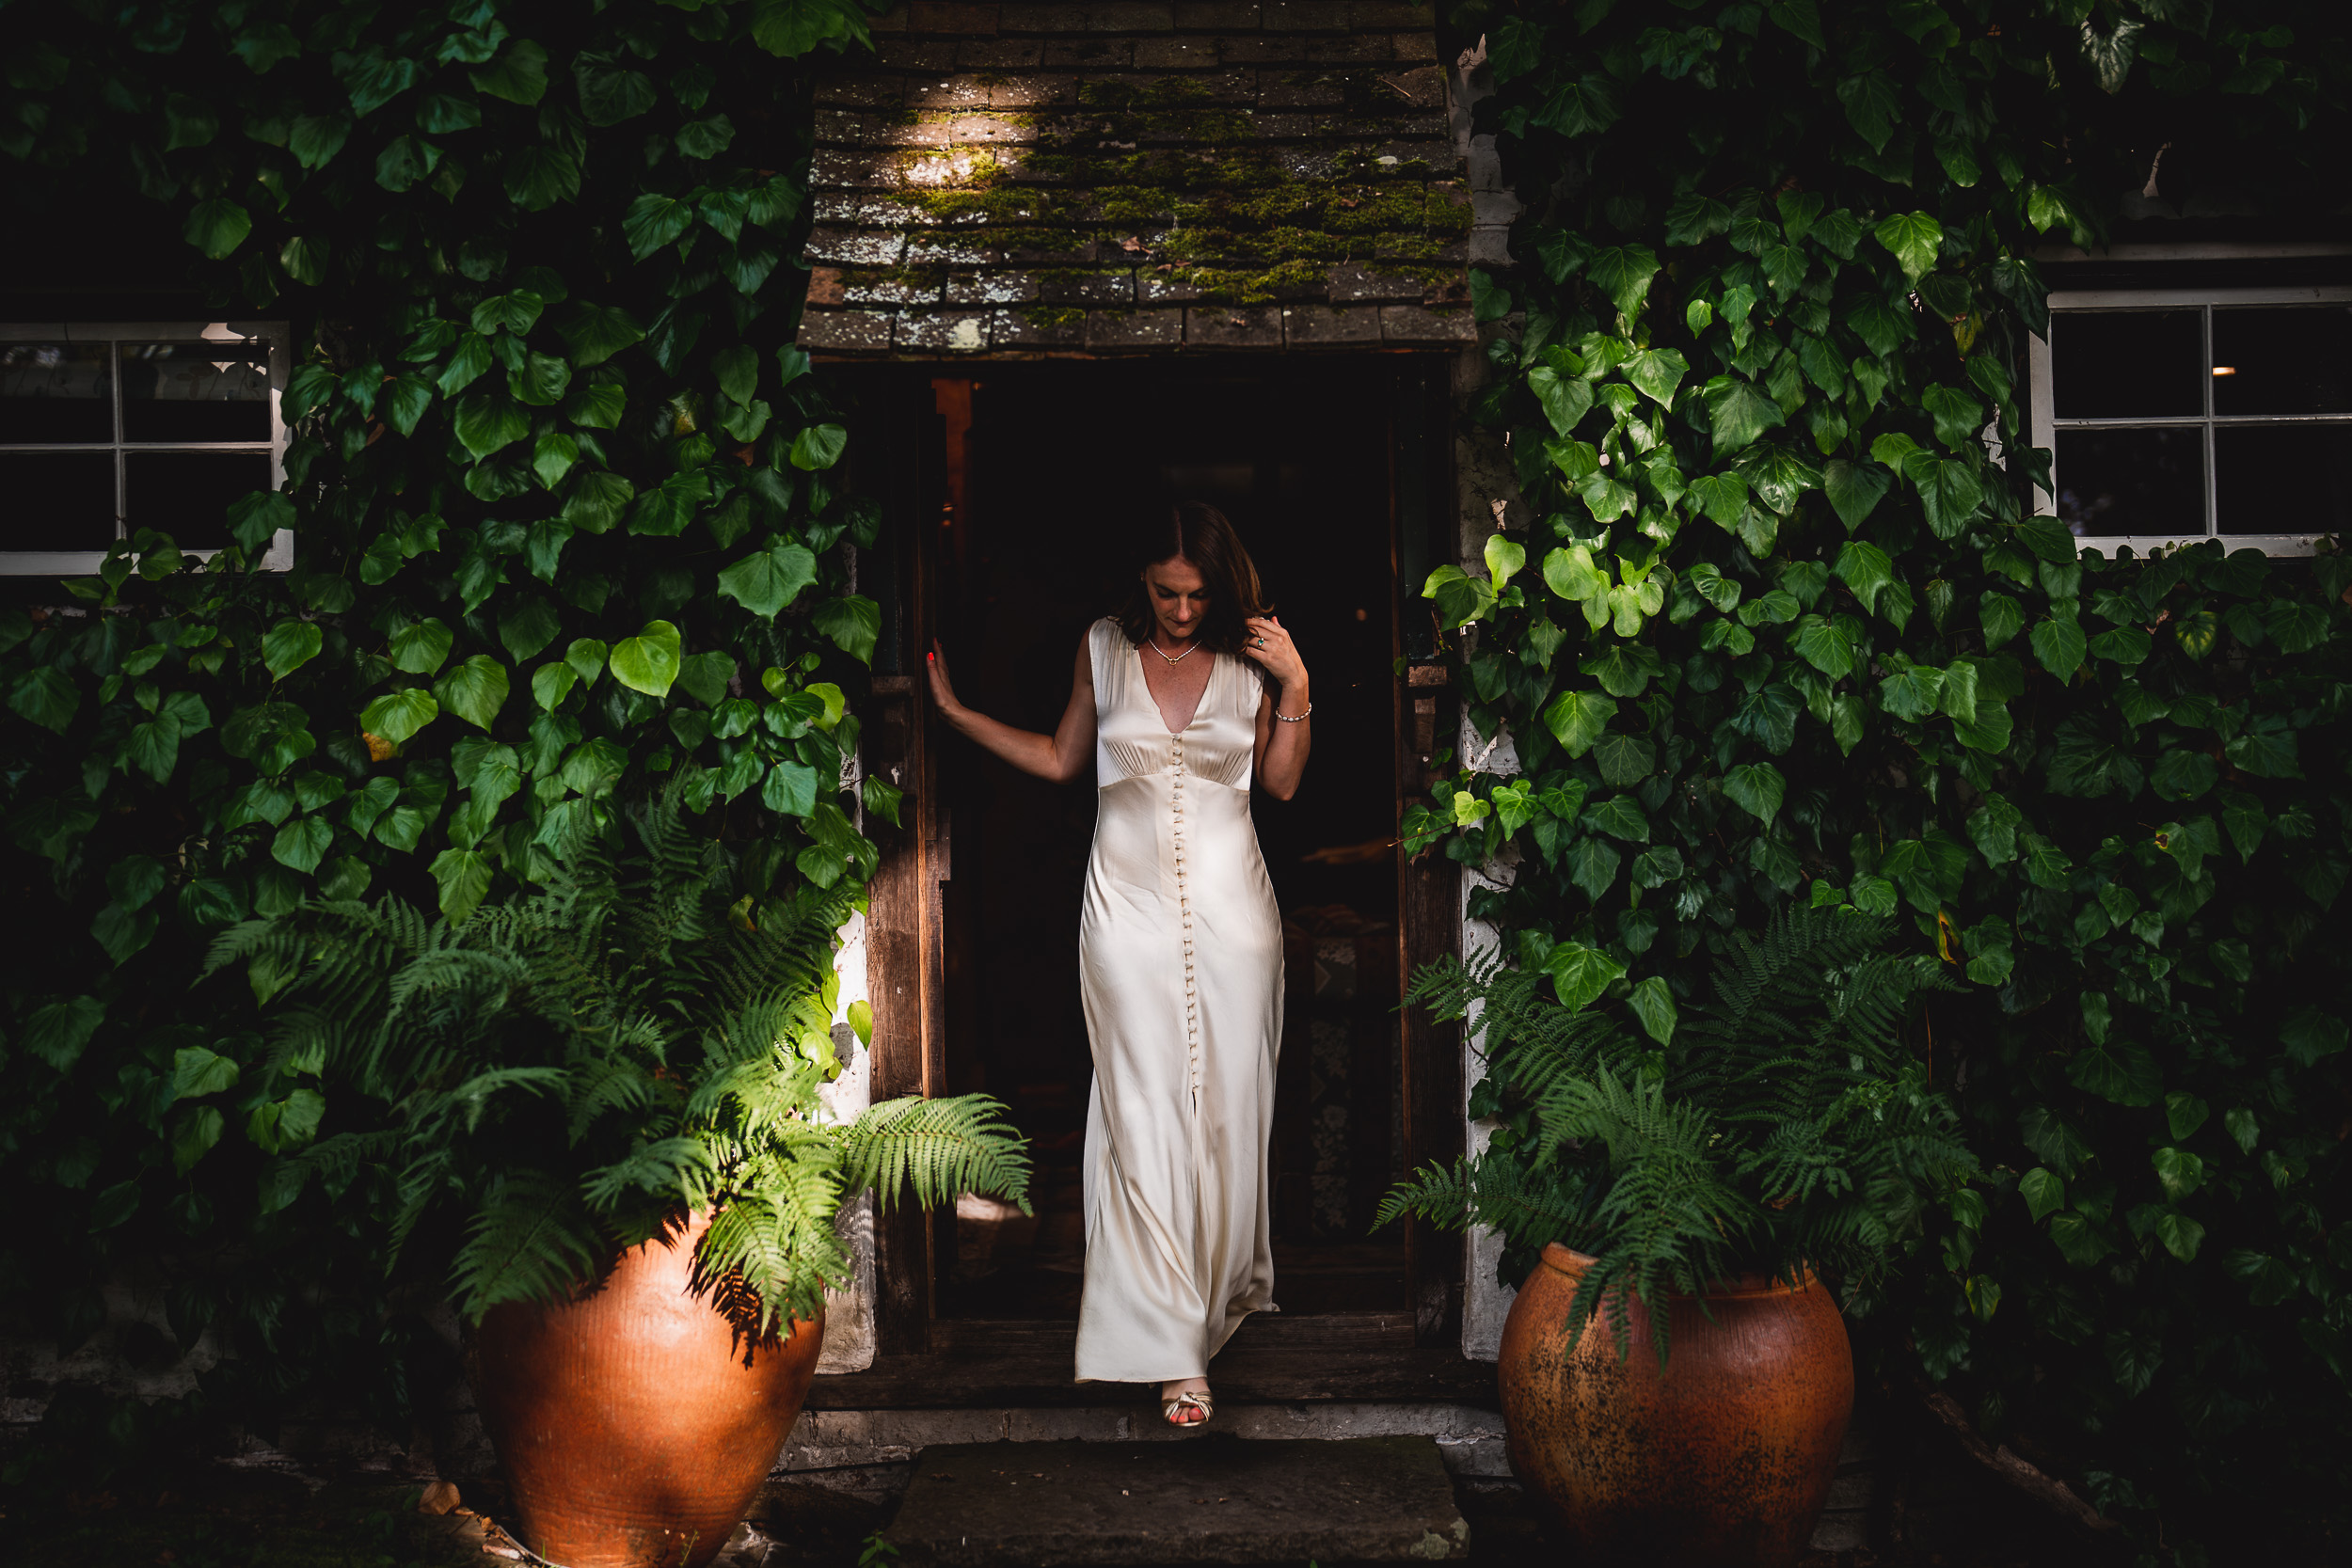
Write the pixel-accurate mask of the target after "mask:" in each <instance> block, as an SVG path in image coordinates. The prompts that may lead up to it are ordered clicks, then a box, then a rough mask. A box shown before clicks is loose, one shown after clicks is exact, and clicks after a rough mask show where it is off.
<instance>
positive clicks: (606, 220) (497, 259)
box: [0, 0, 898, 1426]
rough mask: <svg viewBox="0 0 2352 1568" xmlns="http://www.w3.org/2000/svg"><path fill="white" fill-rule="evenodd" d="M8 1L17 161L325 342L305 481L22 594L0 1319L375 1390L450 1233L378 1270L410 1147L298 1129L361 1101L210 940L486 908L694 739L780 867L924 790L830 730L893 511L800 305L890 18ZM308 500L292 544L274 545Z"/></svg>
mask: <svg viewBox="0 0 2352 1568" xmlns="http://www.w3.org/2000/svg"><path fill="white" fill-rule="evenodd" d="M10 15H11V25H10V29H9V38H8V44H7V50H6V82H7V88H6V92H5V98H4V101H0V153H4V154H5V163H4V164H0V166H5V168H6V169H7V171H8V176H7V177H8V181H9V182H10V184H11V186H12V188H14V189H16V190H18V191H20V192H23V193H24V195H25V197H26V199H27V204H28V206H33V207H37V208H41V209H43V210H46V211H48V212H49V213H51V214H60V215H62V216H63V217H65V218H67V219H71V217H72V214H75V213H77V212H88V211H101V210H104V209H105V208H107V207H109V206H112V205H116V204H128V205H129V206H131V207H134V208H135V209H136V210H137V211H138V212H140V213H143V214H147V215H148V216H149V217H150V218H151V219H152V220H153V227H154V228H155V229H157V230H160V231H161V232H163V233H164V234H167V235H170V236H175V238H174V239H173V240H172V241H171V242H170V243H169V244H168V245H165V246H162V247H158V248H156V249H155V250H154V251H153V252H152V254H151V264H152V267H153V269H154V274H155V277H154V285H155V288H156V289H157V290H158V291H159V292H167V291H169V290H170V289H173V288H181V289H186V290H188V291H190V292H192V293H195V294H196V295H197V296H198V297H199V298H200V299H202V300H203V301H204V302H205V304H206V306H207V307H208V309H209V313H211V314H212V315H214V316H215V318H218V317H229V318H237V319H244V318H253V317H264V316H266V317H282V318H286V319H289V320H291V321H292V322H293V324H294V360H295V363H294V366H293V368H292V371H291V374H290V376H289V377H288V378H287V387H286V392H285V397H284V414H285V417H286V419H287V420H289V421H290V423H291V425H292V430H293V439H292V443H291V445H290V447H289V449H288V451H287V456H286V484H285V486H284V488H283V489H282V490H280V491H278V492H274V493H260V494H255V495H253V496H251V497H249V498H247V499H246V500H245V501H243V502H242V503H240V504H239V505H238V506H237V507H236V508H235V509H234V510H233V512H232V513H231V515H230V520H229V521H230V531H231V533H232V534H233V536H234V539H235V541H236V542H235V544H234V545H233V546H231V547H230V548H228V549H225V550H222V551H220V552H219V553H218V554H215V555H214V556H213V557H212V558H211V559H210V560H209V561H203V560H199V559H197V558H196V557H194V556H192V555H189V554H185V553H183V552H182V551H181V550H180V549H179V548H178V547H176V546H175V544H174V542H173V540H172V539H171V538H170V537H169V535H168V533H167V532H166V531H160V530H155V529H152V528H147V527H141V528H139V529H138V530H137V531H135V533H134V534H133V536H132V537H131V538H130V539H128V540H126V541H124V542H122V543H121V544H120V545H119V546H117V547H116V548H115V549H113V550H112V551H110V552H109V553H108V556H107V559H106V561H105V563H104V565H103V568H102V569H101V570H100V571H99V572H98V574H97V575H96V576H95V577H93V578H86V579H80V580H75V581H72V582H68V583H66V584H65V585H63V587H62V588H58V587H56V585H54V584H53V585H51V586H50V587H49V588H47V589H45V590H42V591H39V592H34V593H30V594H25V595H24V596H22V597H21V598H20V599H19V600H18V602H16V603H15V604H12V605H11V606H9V607H8V608H6V609H0V690H5V693H6V697H7V711H6V714H5V718H0V754H5V756H6V758H7V767H6V769H5V773H0V813H5V816H6V818H7V822H8V847H7V848H6V851H5V853H6V864H7V873H8V890H9V898H10V902H11V905H12V906H13V908H14V909H15V911H16V912H17V915H18V919H17V921H16V922H14V923H13V934H12V936H11V939H10V941H9V942H8V947H7V950H6V956H5V960H4V961H0V993H4V995H0V1000H4V1003H5V1018H6V1028H7V1045H6V1049H5V1053H4V1054H0V1099H5V1102H6V1109H5V1110H0V1169H4V1170H5V1172H6V1181H7V1183H8V1188H9V1190H10V1191H11V1192H12V1193H14V1194H15V1195H16V1198H17V1201H16V1203H15V1204H14V1205H13V1206H12V1208H13V1211H14V1212H15V1214H16V1217H17V1223H16V1224H14V1225H13V1226H12V1227H10V1230H9V1234H8V1237H7V1238H6V1239H5V1241H0V1312H5V1314H6V1321H7V1323H8V1329H9V1331H10V1332H11V1333H32V1334H38V1335H40V1336H43V1337H48V1338H56V1339H57V1340H59V1341H60V1342H62V1343H65V1344H67V1345H74V1344H79V1343H81V1342H83V1341H84V1340H86V1339H87V1338H88V1337H89V1335H90V1334H91V1333H92V1332H93V1331H94V1330H97V1329H98V1328H100V1327H101V1325H102V1324H103V1323H105V1322H106V1320H107V1317H108V1308H107V1302H106V1297H105V1294H104V1291H105V1290H106V1288H107V1287H108V1285H109V1284H110V1283H112V1284H114V1285H116V1286H127V1287H131V1288H135V1290H137V1291H143V1292H146V1296H145V1299H147V1300H149V1301H151V1302H160V1303H161V1305H162V1307H163V1312H164V1319H165V1322H166V1323H167V1334H166V1335H165V1340H166V1342H167V1344H169V1345H175V1346H177V1347H179V1348H181V1349H184V1348H186V1347H188V1346H191V1345H193V1344H194V1343H195V1342H196V1341H197V1340H198V1338H199V1337H200V1336H203V1335H205V1334H207V1333H209V1334H210V1335H211V1336H212V1339H213V1342H214V1344H215V1346H217V1347H219V1348H220V1349H222V1350H223V1351H225V1352H226V1353H227V1354H226V1356H225V1358H224V1359H222V1360H221V1361H220V1362H219V1363H218V1364H217V1365H216V1366H215V1367H214V1368H213V1369H212V1370H209V1371H207V1372H206V1373H205V1374H204V1375H203V1376H202V1378H201V1380H200V1392H199V1397H197V1398H196V1399H194V1400H191V1401H187V1402H182V1403H181V1404H179V1405H177V1406H174V1407H172V1408H173V1409H174V1410H176V1411H177V1412H178V1413H179V1414H180V1415H182V1416H190V1415H193V1416H210V1417H213V1418H236V1419H241V1420H252V1421H262V1420H266V1419H270V1418H275V1417H276V1416H277V1415H280V1414H282V1413H283V1412H284V1411H286V1410H287V1409H289V1408H291V1407H292V1406H293V1405H294V1404H295V1403H298V1402H303V1401H308V1400H318V1399H328V1398H332V1399H334V1400H337V1401H340V1402H344V1403H345V1404H346V1405H347V1404H349V1403H350V1402H353V1401H355V1400H358V1399H359V1398H361V1397H363V1396H364V1397H365V1398H367V1399H369V1400H372V1401H373V1404H374V1408H375V1409H377V1410H378V1411H379V1412H381V1413H383V1414H384V1415H386V1416H387V1417H388V1418H391V1417H394V1416H395V1415H396V1413H397V1412H398V1411H399V1410H400V1409H401V1408H402V1407H403V1405H404V1402H405V1400H406V1398H407V1393H406V1390H407V1388H408V1386H410V1384H409V1380H410V1378H411V1375H412V1374H413V1375H415V1376H419V1377H423V1376H434V1375H437V1372H436V1371H435V1370H434V1369H433V1368H432V1367H431V1365H430V1363H432V1361H433V1358H434V1357H435V1356H437V1355H438V1354H441V1353H440V1352H439V1351H438V1350H437V1340H435V1339H434V1338H433V1337H432V1336H431V1335H430V1334H429V1333H428V1332H426V1331H425V1329H424V1327H423V1325H422V1319H421V1316H420V1315H419V1313H420V1311H421V1308H422V1307H425V1306H427V1305H429V1304H430V1302H431V1301H432V1300H434V1299H435V1297H436V1294H437V1292H436V1290H435V1288H434V1287H435V1282H434V1279H433V1278H432V1274H431V1270H430V1268H428V1267H424V1266H422V1265H419V1266H417V1267H413V1268H411V1269H410V1272H409V1273H407V1274H404V1275H401V1276H400V1277H399V1278H396V1279H393V1280H390V1281H387V1280H386V1279H385V1277H384V1275H383V1257H382V1251H381V1248H382V1229H381V1226H380V1223H378V1222H380V1220H381V1217H382V1215H383V1213H384V1212H386V1210H385V1205H386V1202H387V1200H388V1197H389V1193H390V1191H391V1184H392V1183H393V1182H394V1181H395V1180H397V1175H398V1173H397V1172H394V1171H390V1170H388V1169H385V1168H382V1167H379V1166H372V1165H361V1166H358V1167H355V1168H344V1169H334V1170H325V1171H320V1170H314V1169H313V1168H312V1167H311V1166H310V1165H309V1164H305V1163H303V1162H301V1161H300V1160H298V1159H297V1158H296V1156H298V1155H299V1154H300V1153H301V1152H302V1151H303V1150H304V1149H306V1148H309V1147H310V1146H311V1144H312V1143H313V1142H314V1141H315V1140H317V1139H318V1138H320V1137H321V1136H323V1135H324V1134H326V1132H334V1131H347V1130H351V1129H353V1128H355V1127H357V1126H361V1125H364V1118H365V1117H367V1115H368V1114H369V1112H368V1109H367V1108H366V1107H365V1106H363V1105H360V1104H358V1103H356V1102H339V1101H338V1100H337V1099H336V1097H335V1096H333V1095H332V1094H330V1093H328V1092H326V1086H325V1085H324V1084H323V1081H322V1080H321V1078H320V1076H319V1069H320V1063H319V1062H318V1061H316V1060H313V1059H310V1058H308V1057H305V1056H302V1055H300V1054H294V1055H287V1054H284V1053H271V1052H269V1051H268V1050H265V1049H264V1047H263V1044H262V1037H261V1036H260V1035H259V1034H258V1033H257V1032H256V1031H255V1029H254V1028H253V1027H252V1022H251V1016H250V1015H251V1011H252V1006H253V1002H254V998H253V996H252V995H250V994H249V993H248V991H247V989H246V986H244V985H243V984H242V983H240V982H238V981H236V980H235V979H233V978H228V979H222V980H219V981H215V982H211V983H207V984H204V985H198V984H196V977H197V974H198V972H199V962H200V960H201V958H202V956H203V954H204V951H205V947H206V945H207V943H208V942H210V940H211V939H212V937H213V936H214V935H215V933H217V932H218V931H219V930H221V929H222V928H223V927H225V926H227V925H228V924H229V923H230V922H233V921H236V920H238V919H240V918H242V917H244V916H246V914H248V913H254V912H260V913H269V912H274V911H282V910H284V909H287V908H289V907H290V906H292V905H294V903H296V902H297V901H299V900H302V899H305V898H312V897H324V898H361V897H367V898H373V897H375V896H377V895H382V894H397V895H405V896H409V897H412V898H416V899H418V900H420V901H421V902H423V903H425V904H427V905H428V906H430V905H434V904H437V906H438V908H439V909H440V910H441V911H443V912H444V913H446V914H447V915H448V916H449V917H450V918H452V919H453V920H461V919H463V918H464V916H465V915H466V914H467V913H468V912H469V911H470V910H471V909H472V908H474V906H475V905H476V904H477V903H478V902H479V901H480V900H482V899H483V898H484V897H485V895H491V894H494V893H496V892H498V891H500V890H501V889H506V888H511V887H513V886H516V885H517V884H518V883H520V882H523V881H527V880H529V879H532V877H533V876H534V874H535V873H536V872H537V870H538V868H540V867H541V866H542V865H543V864H544V863H545V862H544V856H545V854H546V851H547V848H548V846H550V845H551V844H554V843H556V842H558V841H559V840H561V839H562V838H563V837H564V836H565V835H567V834H572V833H575V832H580V831H581V830H582V829H584V828H587V827H591V826H593V825H595V824H596V823H597V822H599V821H601V820H603V819H604V818H605V817H606V816H607V814H608V813H609V811H610V810H611V807H612V803H613V802H615V801H617V800H624V799H628V798H631V797H638V796H643V795H644V794H645V793H647V792H649V791H651V790H654V789H656V788H660V787H663V786H665V785H666V784H668V783H669V782H671V781H677V783H678V786H679V787H680V789H681V790H682V793H683V797H684V799H685V800H686V802H687V803H688V805H689V807H690V808H691V810H693V811H694V812H695V813H697V814H698V817H699V820H700V821H701V822H702V823H703V824H704V826H705V829H706V831H707V832H712V833H714V834H716V835H718V836H720V837H722V838H724V839H725V840H727V841H729V843H730V844H731V846H732V847H735V848H736V849H737V850H738V851H739V852H740V854H741V855H743V856H744V857H745V858H746V861H747V863H749V864H750V866H751V867H752V868H753V871H754V874H755V879H756V880H757V881H758V882H759V883H760V884H761V885H763V886H766V887H768V888H769V889H771V891H772V892H774V893H776V894H778V895H786V894H788V893H789V892H790V890H791V889H792V888H793V887H795V886H798V885H802V884H804V883H807V884H815V885H818V886H820V887H833V886H837V885H838V884H839V883H840V882H842V881H843V880H844V879H850V880H851V881H856V880H858V879H863V878H864V877H865V876H866V875H867V874H868V873H869V872H870V871H871V870H872V867H873V860H874V856H873V848H872V846H871V845H870V844H869V843H868V842H867V841H866V838H865V837H864V836H863V835H862V834H861V832H860V831H859V824H860V822H861V820H862V814H863V813H881V814H882V815H884V816H892V815H894V814H895V813H896V810H897V799H898V797H897V792H896V791H895V790H893V789H892V788H890V787H889V786H888V785H887V784H883V783H882V782H880V781H872V780H866V781H861V780H859V779H857V778H855V777H854V776H852V775H850V774H849V773H847V772H845V758H850V757H852V756H853V755H854V752H855V747H856V742H857V735H858V721H857V719H856V718H855V716H854V715H853V714H852V713H851V712H850V706H849V705H850V700H851V698H852V697H853V696H854V695H855V694H856V693H857V692H858V690H859V689H860V682H861V680H862V678H863V674H864V668H865V662H866V659H867V658H868V657H870V654H871V651H872V648H873V643H874V638H875V634H876V627H877V625H878V613H877V610H876V606H875V604H874V602H873V601H872V599H871V598H870V597H868V596H866V595H862V594H859V593H858V592H857V591H856V587H855V583H854V558H853V553H852V551H851V549H850V546H852V545H854V544H858V543H866V542H870V540H871V539H872V537H873V532H874V530H875V528H876V526H877V521H878V514H877V512H876V510H875V509H874V508H873V507H872V506H871V505H870V504H868V503H863V502H860V501H859V500H857V499H854V498H852V497H850V496H848V495H846V494H844V493H843V491H842V489H841V487H840V486H839V485H837V484H836V483H834V478H833V473H834V465H835V463H836V461H837V460H838V459H839V458H840V456H841V453H842V451H843V448H844V443H845V441H846V435H845V431H844V427H843V425H842V424H841V423H840V422H838V421H837V420H835V419H834V414H833V411H832V408H831V405H830V404H828V402H827V399H826V395H825V392H824V390H823V388H822V386H821V384H820V381H819V378H818V377H817V376H815V375H813V374H812V373H811V372H810V367H809V363H808V360H807V357H806V356H804V355H803V353H801V352H800V351H799V350H798V349H796V348H795V347H793V346H792V334H793V328H794V325H795V323H796V321H797V319H798V315H799V308H800V302H801V297H802V293H803V288H804V284H805V276H806V275H805V273H804V272H803V271H802V270H801V269H800V268H799V267H798V266H797V264H796V262H795V258H796V257H797V254H798V251H799V248H800V245H801V241H802V238H803V235H804V233H805V230H806V224H807V201H806V191H807V164H808V157H809V149H810V141H809V134H808V117H809V102H810V96H809V95H810V83H811V80H812V77H813V75H814V73H815V72H816V71H818V70H819V69H821V68H822V65H823V62H825V61H827V60H830V59H834V58H836V57H837V56H838V55H840V53H841V52H842V51H843V50H844V49H846V48H850V47H853V46H858V45H861V44H862V43H863V42H864V40H865V36H866V35H865V26H866V14H865V11H864V10H863V8H861V7H859V6H858V5H857V4H855V3H854V0H756V3H751V4H697V3H693V0H684V3H670V4H655V3H652V0H612V3H609V4H602V5H594V6H586V7H582V6H574V5H563V4H555V3H552V0H548V3H533V0H460V3H458V4H454V5H448V6H432V7H411V6H389V5H378V4H369V3H355V4H342V5H334V6H316V5H310V6H302V5H295V4H293V3H291V0H236V3H231V4H225V5H224V4H202V5H199V4H191V3H183V0H139V3H135V4H130V5H123V6H107V7H100V6H96V5H83V4H73V5H59V6H55V7H49V8H42V9H40V11H39V12H38V13H37V14H36V13H34V12H31V11H17V12H11V13H10ZM61 229H62V230H63V231H69V232H70V231H71V225H70V223H68V224H66V225H62V226H61ZM53 231H54V230H53ZM63 281H64V282H66V283H68V284H70V283H71V282H72V279H71V278H70V277H68V278H66V279H64V280H63ZM56 297H57V298H58V299H60V300H61V301H69V302H70V301H71V300H72V298H73V297H74V291H72V289H71V288H65V289H62V290H60V291H59V292H58V293H57V296H56ZM69 308H70V306H69V305H61V306H60V308H59V310H58V314H60V315H62V314H64V313H66V311H67V309H69ZM109 313H110V314H115V313H116V312H109ZM16 526H19V527H22V526H23V525H22V523H21V522H20V523H19V524H18V525H16ZM283 529H291V530H292V531H293V534H294V568H293V570H291V571H290V572H286V573H282V574H280V573H276V572H271V571H265V570H262V569H260V567H259V563H258V554H259V552H260V551H261V550H262V548H263V547H264V546H265V545H266V543H267V542H268V541H269V539H270V538H271V537H272V536H273V535H274V534H275V533H276V532H277V531H279V530H283ZM427 1250H428V1251H429V1250H430V1249H427ZM161 1418H162V1417H161V1416H160V1415H156V1414H152V1413H151V1414H150V1415H146V1416H136V1417H135V1418H134V1415H133V1414H128V1413H126V1414H124V1415H122V1417H121V1419H122V1420H124V1421H130V1422H132V1424H133V1425H135V1424H136V1423H137V1421H144V1420H153V1419H161ZM101 1425H102V1426H103V1422H102V1423H101Z"/></svg>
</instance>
